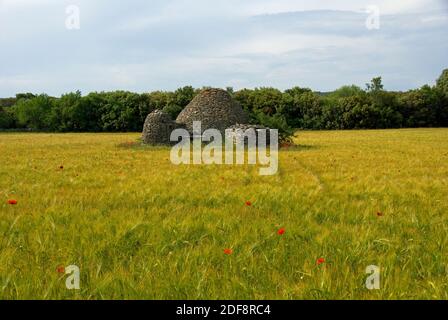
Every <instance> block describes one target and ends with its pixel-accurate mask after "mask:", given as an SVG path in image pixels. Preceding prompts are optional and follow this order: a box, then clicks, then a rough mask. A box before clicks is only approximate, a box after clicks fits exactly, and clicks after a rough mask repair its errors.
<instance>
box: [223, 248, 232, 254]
mask: <svg viewBox="0 0 448 320" xmlns="http://www.w3.org/2000/svg"><path fill="white" fill-rule="evenodd" d="M232 253H233V250H232V249H224V254H227V255H231V254H232Z"/></svg>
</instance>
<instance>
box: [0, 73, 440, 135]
mask: <svg viewBox="0 0 448 320" xmlns="http://www.w3.org/2000/svg"><path fill="white" fill-rule="evenodd" d="M226 90H227V92H229V93H230V94H231V95H232V96H233V98H234V99H235V100H237V101H238V102H239V103H240V105H241V106H242V108H243V109H244V110H245V111H246V112H247V113H248V115H249V116H250V122H251V123H260V124H263V125H265V126H269V127H272V128H276V129H279V130H280V133H281V136H282V139H286V138H287V135H288V134H291V132H292V130H291V128H302V129H311V130H322V129H326V130H331V129H376V128H401V127H435V126H448V69H447V70H444V71H443V73H442V75H441V76H440V77H439V79H438V80H437V85H436V86H434V87H430V86H423V87H422V88H420V89H417V90H411V91H408V92H390V91H386V90H384V86H383V83H382V78H381V77H376V78H373V79H372V80H371V81H370V83H368V84H367V85H366V90H363V89H361V88H360V87H358V86H355V85H351V86H343V87H341V88H339V89H337V90H335V91H334V92H330V93H327V94H325V95H323V94H319V93H316V92H313V91H312V90H311V89H309V88H301V87H293V88H291V89H287V90H285V91H283V92H282V91H280V90H278V89H275V88H267V87H263V88H255V89H242V90H239V91H235V90H234V89H233V88H231V87H228V88H226ZM198 92H199V90H198V89H194V88H193V87H191V86H186V87H183V88H179V89H177V90H176V91H173V92H169V91H154V92H150V93H143V94H137V93H132V92H127V91H115V92H100V93H98V92H93V93H90V94H88V95H87V96H84V97H83V96H82V95H81V92H79V91H78V92H74V93H68V94H65V95H63V96H62V97H60V98H58V99H57V98H51V97H48V96H47V95H44V94H42V95H38V96H35V95H34V94H32V93H20V94H17V95H16V97H15V98H9V99H0V128H3V129H4V128H22V127H26V128H31V129H35V130H51V131H61V132H70V131H74V132H86V131H107V132H109V131H112V132H113V131H120V132H123V131H140V130H141V128H142V125H143V122H144V120H145V118H146V116H147V115H148V113H150V112H151V111H153V110H155V109H160V110H164V111H165V112H167V113H168V114H170V115H171V117H172V118H173V119H175V118H177V116H178V115H179V113H180V112H181V111H182V110H183V109H184V108H185V107H186V106H187V105H188V103H190V101H191V100H192V99H193V98H194V97H195V96H196V94H197V93H198ZM13 104H14V106H12V107H11V105H13Z"/></svg>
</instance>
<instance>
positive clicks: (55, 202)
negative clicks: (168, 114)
mask: <svg viewBox="0 0 448 320" xmlns="http://www.w3.org/2000/svg"><path fill="white" fill-rule="evenodd" d="M138 137H139V134H137V133H133V134H28V133H25V134H24V133H11V134H0V298H1V299H404V298H406V299H448V256H447V254H448V224H447V218H448V202H447V199H448V129H416V130H384V131H331V132H300V133H299V134H298V136H297V139H296V142H297V143H298V144H299V146H298V147H295V148H290V149H284V150H282V151H281V152H280V164H279V173H278V174H277V175H275V176H259V175H258V169H257V168H256V167H253V166H225V165H224V166H203V165H201V166H174V165H172V164H171V162H170V161H169V148H163V147H158V148H151V147H138V146H136V145H135V143H132V142H135V141H136V139H137V138H138ZM61 166H63V168H61ZM8 199H16V200H17V201H18V203H17V205H9V204H8V203H7V201H8ZM246 201H251V202H252V206H246V205H245V203H246ZM378 212H381V213H382V214H383V215H382V216H378V215H377V213H378ZM279 228H285V230H286V232H285V234H284V235H282V236H280V235H278V234H277V231H278V229H279ZM226 248H231V249H232V250H233V253H232V254H231V255H226V254H224V249H226ZM319 258H324V259H325V263H323V264H321V265H319V266H317V265H316V261H317V259H319ZM70 264H75V265H78V266H79V267H80V269H81V290H67V289H66V287H65V279H66V276H65V275H63V274H61V273H58V272H57V271H56V269H57V268H58V266H61V265H62V266H68V265H70ZM369 265H377V266H379V267H380V268H381V289H380V290H372V291H371V290H367V289H366V287H365V280H366V278H367V276H368V275H367V274H366V273H365V269H366V267H367V266H369Z"/></svg>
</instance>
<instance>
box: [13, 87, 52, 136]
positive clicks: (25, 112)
mask: <svg viewBox="0 0 448 320" xmlns="http://www.w3.org/2000/svg"><path fill="white" fill-rule="evenodd" d="M53 107H54V98H51V97H49V96H48V95H46V94H41V95H38V96H36V97H34V98H31V99H23V98H19V99H18V102H17V104H16V105H15V107H14V108H15V112H16V115H17V119H18V121H19V123H20V124H21V125H24V126H25V127H28V128H30V129H35V130H48V129H50V128H51V125H50V115H51V110H52V108H53Z"/></svg>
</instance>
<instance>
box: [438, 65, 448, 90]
mask: <svg viewBox="0 0 448 320" xmlns="http://www.w3.org/2000/svg"><path fill="white" fill-rule="evenodd" d="M437 88H438V89H439V90H441V91H442V93H443V94H444V95H445V96H447V97H448V69H445V70H443V72H442V74H441V75H440V77H439V79H437Z"/></svg>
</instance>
